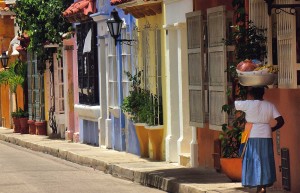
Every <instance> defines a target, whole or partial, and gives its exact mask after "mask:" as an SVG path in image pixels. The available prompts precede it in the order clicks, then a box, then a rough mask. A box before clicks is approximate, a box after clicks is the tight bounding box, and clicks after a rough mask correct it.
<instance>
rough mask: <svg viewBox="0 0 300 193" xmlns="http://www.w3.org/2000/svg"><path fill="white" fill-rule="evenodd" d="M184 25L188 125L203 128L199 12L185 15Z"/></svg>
mask: <svg viewBox="0 0 300 193" xmlns="http://www.w3.org/2000/svg"><path fill="white" fill-rule="evenodd" d="M186 23H187V41H188V75H189V107H190V125H191V126H195V127H204V121H205V119H204V118H205V111H204V101H205V100H204V87H203V86H204V85H203V82H204V81H203V80H204V75H203V74H204V73H203V71H204V70H203V69H204V63H203V15H202V13H201V11H196V12H191V13H187V14H186Z"/></svg>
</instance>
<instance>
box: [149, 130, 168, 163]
mask: <svg viewBox="0 0 300 193" xmlns="http://www.w3.org/2000/svg"><path fill="white" fill-rule="evenodd" d="M145 129H147V130H148V136H149V140H150V143H151V145H152V151H153V156H152V157H150V158H152V159H154V160H161V157H162V156H161V144H162V141H163V135H164V126H163V125H157V126H148V125H147V126H145Z"/></svg>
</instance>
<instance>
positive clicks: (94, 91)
mask: <svg viewBox="0 0 300 193" xmlns="http://www.w3.org/2000/svg"><path fill="white" fill-rule="evenodd" d="M76 28H77V29H76V30H77V44H78V51H77V54H78V83H79V84H78V86H79V89H78V90H79V103H80V104H87V105H98V104H99V86H98V85H99V78H98V76H99V75H98V59H97V57H98V53H97V44H96V42H97V41H96V34H97V31H96V30H97V28H96V23H95V22H93V21H89V22H87V23H82V24H80V25H78V26H77V27H76ZM89 32H90V33H91V37H90V39H89V38H88V37H87V36H88V35H89ZM89 41H90V42H89ZM85 46H87V47H89V48H90V49H87V50H88V51H87V52H85V53H84V47H85Z"/></svg>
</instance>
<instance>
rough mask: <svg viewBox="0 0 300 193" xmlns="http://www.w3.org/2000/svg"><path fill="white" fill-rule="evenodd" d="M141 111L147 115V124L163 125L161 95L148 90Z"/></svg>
mask: <svg viewBox="0 0 300 193" xmlns="http://www.w3.org/2000/svg"><path fill="white" fill-rule="evenodd" d="M143 112H144V114H146V117H147V120H146V123H147V125H149V126H155V125H163V111H162V97H161V96H157V95H156V94H153V93H150V92H149V93H148V97H147V103H146V104H145V106H144V108H143Z"/></svg>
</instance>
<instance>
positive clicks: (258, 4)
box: [249, 0, 273, 64]
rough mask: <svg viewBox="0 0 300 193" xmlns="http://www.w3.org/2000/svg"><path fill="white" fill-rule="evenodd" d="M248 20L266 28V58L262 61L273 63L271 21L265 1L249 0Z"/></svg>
mask: <svg viewBox="0 0 300 193" xmlns="http://www.w3.org/2000/svg"><path fill="white" fill-rule="evenodd" d="M249 20H250V21H252V22H253V23H254V25H255V26H257V27H258V28H261V29H266V31H265V34H264V35H265V36H266V37H267V48H268V54H267V60H266V61H262V62H268V64H273V61H272V22H271V17H269V15H268V6H267V4H266V2H265V1H262V0H251V1H249Z"/></svg>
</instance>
